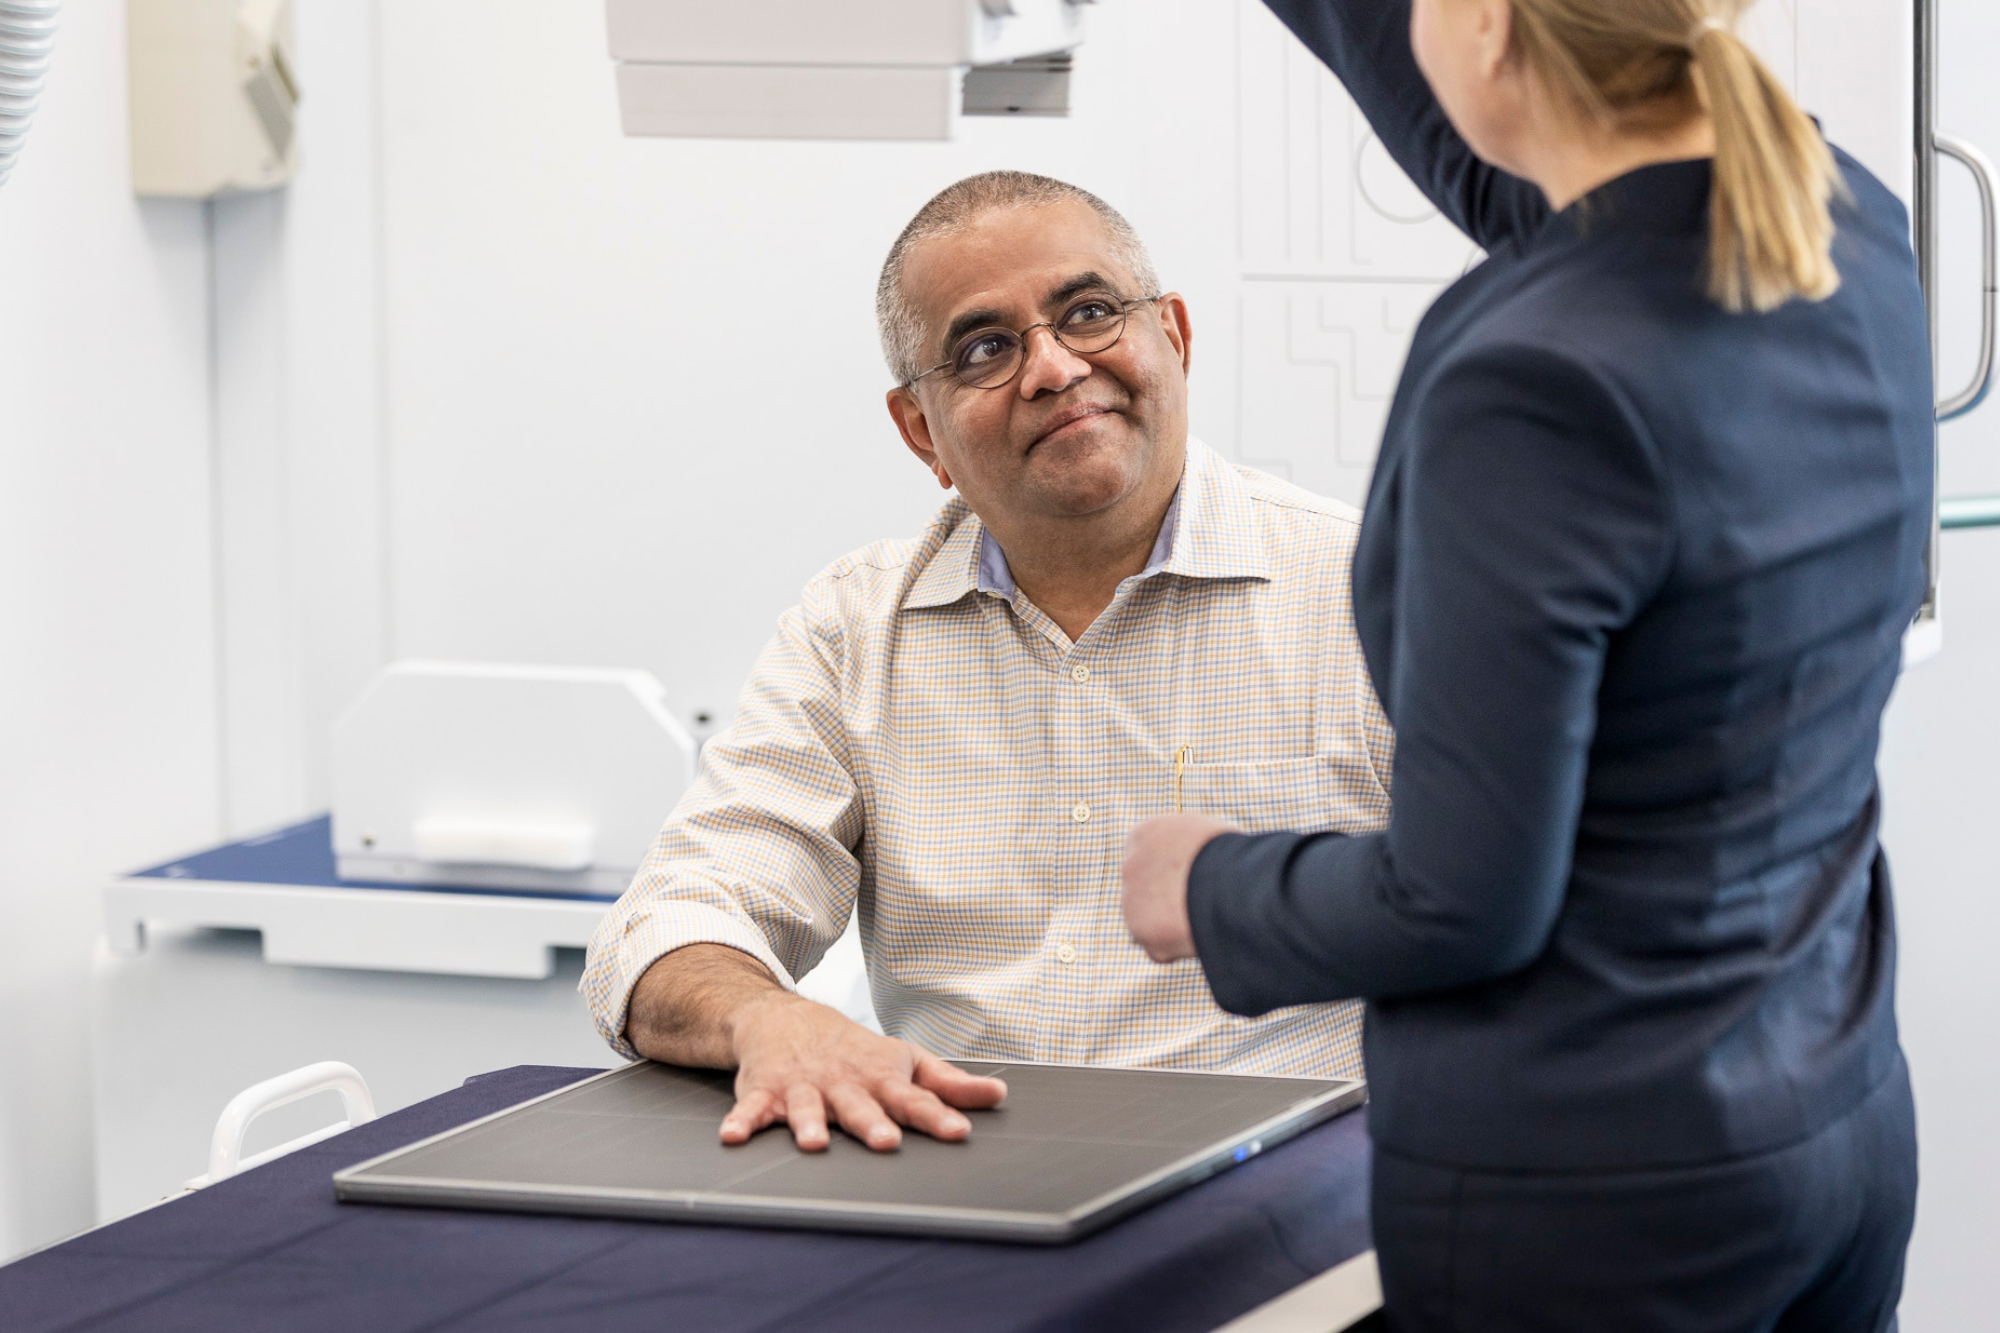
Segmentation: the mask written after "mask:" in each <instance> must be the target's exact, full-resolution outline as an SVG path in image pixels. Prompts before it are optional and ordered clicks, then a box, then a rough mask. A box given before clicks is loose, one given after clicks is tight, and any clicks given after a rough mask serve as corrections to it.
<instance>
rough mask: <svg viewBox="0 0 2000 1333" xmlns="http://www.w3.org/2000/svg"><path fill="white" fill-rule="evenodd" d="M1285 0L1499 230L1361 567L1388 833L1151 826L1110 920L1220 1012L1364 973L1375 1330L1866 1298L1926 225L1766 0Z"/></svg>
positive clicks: (1888, 1234) (1747, 1322) (1902, 1232)
mask: <svg viewBox="0 0 2000 1333" xmlns="http://www.w3.org/2000/svg"><path fill="white" fill-rule="evenodd" d="M1270 3H1271V7H1272V8H1273V9H1275V10H1276V11H1277V12H1278V14H1279V15H1280V17H1282V18H1283V19H1284V20H1285V21H1286V22H1287V23H1288V24H1289V25H1290V26H1291V27H1292V28H1293V30H1294V31H1295V32H1297V33H1298V35H1299V36H1300V37H1301V38H1303V39H1304V40H1305V41H1306V43H1307V44H1308V45H1310V46H1311V47H1312V48H1313V49H1314V50H1315V51H1317V52H1318V53H1319V54H1320V55H1321V57H1322V58H1324V59H1325V60H1326V61H1327V63H1328V64H1329V65H1330V66H1332V68H1333V69H1334V71H1335V72H1336V73H1338V74H1339V75H1340V77H1341V78H1342V80H1343V81H1345V83H1346V84H1347V86H1348V88H1349V90H1350V91H1351V92H1352V93H1353V95H1354V97H1355V98H1356V100H1357V101H1358V102H1359V103H1360V105H1361V107H1362V109H1363V111H1364V112H1365V113H1366V114H1367V116H1368V118H1369V120H1370V122H1371V123H1372V124H1373V126H1374V128H1375V131H1376V133H1377V134H1378V135H1379V136H1380V137H1381V139H1382V141H1383V143H1384V144H1385V145H1387V147H1388V148H1389V150H1390V151H1391V152H1392V153H1394V154H1395V155H1396V158H1397V160H1398V161H1399V162H1401V163H1402V165H1403V167H1404V168H1405V169H1406V170H1407V171H1408V172H1409V173H1410V175H1411V177H1412V179H1414V180H1415V181H1417V182H1418V184H1419V185H1420V186H1422V187H1423V188H1424V190H1425V191H1426V192H1427V193H1428V194H1429V195H1430V197H1431V198H1432V200H1433V201H1434V202H1435V203H1436V204H1437V206H1438V207H1439V208H1441V209H1443V210H1444V211H1445V212H1446V214H1447V215H1448V216H1449V217H1451V218H1452V219H1453V220H1454V221H1455V222H1456V223H1457V224H1458V225H1459V226H1460V227H1461V228H1463V229H1464V230H1465V231H1466V232H1467V233H1468V234H1469V235H1471V236H1472V237H1473V238H1474V239H1475V240H1476V241H1478V242H1479V243H1480V244H1481V245H1482V246H1484V247H1485V248H1486V250H1487V251H1488V252H1489V256H1490V257H1489V258H1488V259H1487V260H1486V261H1485V262H1484V263H1483V264H1481V265H1480V266H1479V267H1478V268H1476V269H1474V270H1473V271H1472V272H1471V273H1469V274H1467V275H1466V277H1465V278H1464V279H1462V280H1461V281H1460V282H1458V283H1457V284H1456V285H1455V286H1454V287H1452V288H1451V290H1450V291H1448V292H1447V293H1445V295H1444V296H1443V297H1441V298H1440V299H1439V301H1438V302H1437V304H1436V305H1435V306H1434V307H1433V308H1432V309H1431V311H1430V312H1429V314H1428V315H1427V316H1426V317H1425V319H1424V321H1423V324H1422V325H1421V327H1420V328H1419V330H1418V332H1417V335H1416V338H1415V342H1414V344H1413V346H1412V348H1411V351H1410V356H1409V361H1408V365H1407V368H1406V370H1405V372H1404V375H1403V379H1402V383H1401V386H1400V388H1399V390H1398V393H1397V398H1396V402H1395V405H1394V408H1393V410H1392V412H1391V415H1390V418H1389V424H1388V427H1387V431H1386V436H1385V438H1384V441H1383V445H1382V452H1381V455H1380V459H1379V461H1378V463H1377V465H1376V472H1375V478H1374V482H1373V485H1372V487H1371V490H1370V493H1369V499H1368V508H1367V516H1366V522H1365V525H1364V527H1363V530H1362V535H1361V545H1360V550H1359V552H1358V555H1357V558H1356V563H1355V567H1354V603H1355V608H1356V616H1357V618H1358V620H1359V624H1360V629H1361V635H1362V642H1363V644H1364V647H1365V649H1366V652H1367V656H1368V665H1369V669H1370V672H1371V674H1372V676H1373V678H1374V681H1375V684H1376V687H1377V690H1378V692H1379V693H1380V695H1381V697H1382V700H1383V702H1384V704H1385V706H1386V707H1387V709H1388V711H1389V715H1390V717H1391V719H1392V720H1393V721H1394V723H1395V725H1396V730H1397V747H1398V749H1397V756H1396V761H1395V770H1394V784H1393V791H1394V796H1395V814H1394V817H1393V820H1392V822H1391V824H1390V826H1389V828H1388V829H1387V830H1386V831H1385V832H1383V833H1381V834H1376V835H1371V836H1366V837H1341V836H1338V835H1317V836H1305V835H1290V834H1279V835H1270V836H1258V837H1250V836H1244V835H1240V834H1233V833H1229V832H1227V831H1225V826H1223V825H1221V824H1219V823H1217V822H1216V821H1213V820H1206V819H1202V818H1200V817H1198V816H1170V817H1167V818H1164V819H1161V820H1155V821H1152V822H1150V823H1148V824H1146V825H1142V826H1141V827H1140V828H1139V829H1138V830H1136V831H1135V832H1134V834H1133V836H1132V840H1131V843H1130V844H1129V846H1128V848H1127V863H1126V871H1125V878H1126V899H1125V906H1126V919H1127V921H1128V923H1129V924H1130V925H1131V927H1132V930H1133V934H1134V937H1135V938H1136V939H1137V940H1138V941H1139V942H1140V943H1141V944H1142V945H1143V946H1145V947H1146V949H1147V951H1148V952H1149V953H1150V954H1152V955H1153V957H1154V958H1155V959H1157V960H1159V961H1170V960H1173V959H1176V958H1186V957H1191V956H1195V955H1197V954H1198V956H1199V958H1200V960H1201V965H1202V967H1203V968H1204V969H1205V971H1206V974H1207V977H1208V980H1209V984H1210V986H1211V988H1212V989H1213V991H1214V993H1215V995H1216V998H1217V999H1218V1001H1219V1002H1220V1003H1222V1004H1223V1005H1224V1006H1225V1007H1227V1008H1229V1009H1232V1010H1234V1011H1236V1012H1239V1013H1245V1014H1255V1013H1262V1012H1264V1011H1266V1010H1269V1009H1272V1008H1275V1007H1277V1006H1280V1005H1288V1004H1298V1003H1305V1002H1309V1001H1320V1000H1331V999H1334V998H1336V997H1345V996H1357V995H1358V996H1364V997H1367V998H1368V999H1369V1000H1370V1001H1371V1003H1370V1005H1369V1027H1368V1046H1367V1055H1368V1065H1369V1078H1370V1084H1371V1091H1372V1098H1373V1105H1372V1109H1371V1112H1370V1128H1371V1132H1372V1134H1373V1136H1374V1140H1375V1152H1376V1157H1375V1185H1374V1189H1375V1229H1376V1238H1377V1244H1378V1250H1379V1254H1380V1260H1381V1269H1382V1277H1383V1284H1384V1289H1385V1293H1386V1297H1387V1305H1388V1310H1389V1316H1390V1324H1391V1327H1394V1328H1408V1329H1433V1328H1436V1329H1444V1328H1457V1329H1472V1330H1479V1333H1493V1331H1494V1330H1503V1329H1515V1328H1521V1329H1526V1328H1534V1329H1576V1330H1591V1333H1602V1331H1603V1330H1612V1329H1616V1330H1651V1329H1660V1330H1666V1329H1676V1330H1678V1329H1703V1330H1712V1329H1746V1330H1747V1329H1785V1330H1794V1329H1843V1330H1845V1329H1879V1328H1884V1327H1889V1326H1891V1325H1892V1324H1893V1321H1894V1317H1895V1308H1896V1300H1897V1295H1898V1292H1899V1289H1900V1286H1901V1280H1902V1277H1901V1275H1902V1256H1903V1250H1904V1246H1905V1243H1906V1241H1907V1239H1908V1235H1909V1229H1910V1222H1911V1215H1912V1209H1913V1206H1914V1193H1915V1178H1916V1165H1915V1153H1916V1148H1915V1138H1914V1130H1913V1126H1912V1113H1911V1106H1910V1093H1909V1083H1908V1079H1907V1075H1906V1073H1905V1070H1904V1065H1903V1059H1902V1054H1901V1051H1900V1049H1899V1046H1898V1042H1897V1036H1896V1025H1895V1013H1894V1007H1893V990H1894V971H1895V938H1894V927H1893V922H1892V917H1891V907H1890V890H1889V880H1888V871H1887V867H1886V864H1885V862H1884V860H1883V856H1882V853H1881V850H1880V848H1879V846H1878V845H1877V841H1876V826H1877V808H1878V796H1877V790H1876V781H1875V771H1874V762H1875V750H1876V739H1877V733H1878V730H1879V727H1880V722H1881V714H1882V709H1883V706H1884V704H1885V703H1886V701H1887V699H1888V697H1889V692H1890V688H1891V686H1892V685H1893V683H1894V681H1895V679H1896V674H1897V670H1898V664H1899V647H1900V642H1901V638H1902V634H1903V631H1904V629H1905V628H1906V627H1907V626H1908V625H1909V623H1910V621H1911V618H1912V616H1913V614H1914V613H1915V612H1916V610H1917V607H1918V604H1919V600H1920V598H1921V596H1922V591H1923V586H1924V574H1923V551H1924V547H1925V543H1926V540H1927V536H1928V532H1929V519H1930V485H1931V482H1930V478H1931V443H1932V430H1933V421H1932V416H1933V413H1932V407H1931V375H1930V366H1929V354H1928V344H1927V334H1926V323H1925V318H1924V311H1923V306H1922V300H1921V297H1920V294H1919V290H1918V286H1917V280H1916V274H1915V267H1914V263H1913V260H1912V256H1911V253H1910V249H1909V244H1908V240H1907V237H1908V228H1907V219H1906V217H1905V214H1904V211H1903V209H1902V208H1901V207H1900V205H1899V204H1898V203H1897V202H1896V200H1895V199H1894V198H1893V197H1892V196H1891V195H1890V194H1889V193H1888V192H1887V191H1886V190H1885V189H1884V188H1883V187H1882V186H1881V185H1880V184H1879V183H1878V182H1877V181H1875V180H1874V179H1873V178H1872V177H1870V176H1869V175H1868V173H1867V172H1866V171H1864V170H1863V169H1862V168H1861V167H1860V166H1859V165H1857V164H1856V163H1855V162H1854V161H1852V160H1851V159H1849V158H1847V157H1845V156H1841V155H1839V154H1836V153H1834V152H1832V151H1830V150H1829V149H1828V148H1827V147H1826V145H1825V144H1824V142H1823V141H1822V140H1821V138H1820V136H1819V134H1818V132H1817V130H1816V128H1815V127H1814V125H1813V123H1812V122H1811V121H1810V120H1808V119H1807V118H1806V117H1805V116H1803V115H1802V114H1801V113H1800V112H1799V110H1798V109H1797V108H1796V107H1795V106H1794V105H1793V104H1792V102H1791V100H1790V98H1789V97H1788V96H1787V95H1786V93H1785V92H1784V90H1783V88H1782V87H1781V86H1780V85H1779V84H1778V83H1777V82H1776V81H1775V80H1774V79H1773V78H1772V76H1771V75H1770V73H1769V72H1768V71H1767V70H1765V69H1764V68H1763V66H1762V65H1760V64H1759V63H1758V61H1757V59H1756V57H1755V56H1754V55H1753V54H1752V53H1751V52H1750V50H1749V49H1748V48H1747V47H1746V46H1745V45H1744V44H1743V43H1742V42H1741V41H1740V40H1739V39H1738V38H1737V37H1736V36H1735V35H1734V34H1733V32H1732V30H1731V27H1730V24H1731V22H1732V21H1733V20H1734V19H1735V18H1736V16H1737V14H1738V13H1739V12H1740V10H1741V8H1742V5H1741V3H1740V0H1415V4H1414V13H1412V7H1411V3H1410V0H1270ZM1196 744H1197V748H1199V741H1198V740H1197V742H1196Z"/></svg>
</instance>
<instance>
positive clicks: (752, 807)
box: [579, 585, 864, 1058]
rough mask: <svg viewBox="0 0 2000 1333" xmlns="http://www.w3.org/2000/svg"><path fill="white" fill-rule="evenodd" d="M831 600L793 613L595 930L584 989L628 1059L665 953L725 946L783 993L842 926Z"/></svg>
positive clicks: (847, 886)
mask: <svg viewBox="0 0 2000 1333" xmlns="http://www.w3.org/2000/svg"><path fill="white" fill-rule="evenodd" d="M826 592H827V590H826V589H825V588H824V587H823V586H822V585H815V586H814V587H813V588H809V589H808V590H807V596H806V600H805V602H804V604H802V605H801V606H799V607H796V608H794V609H793V610H791V611H789V612H787V613H786V614H785V616H784V617H783V618H782V619H781V620H780V621H779V624H778V633H777V635H776V637H775V638H773V639H772V640H771V642H770V644H769V645H768V646H767V647H766V648H765V649H764V652H763V654H762V656H761V657H760V658H759V659H758V662H757V666H756V668H755V670H754V671H753V672H752V674H751V677H750V681H749V683H748V684H747V685H746V686H745V687H744V691H743V697H742V698H741V700H740V701H739V702H738V705H737V713H736V720H735V724H734V725H733V726H732V727H731V728H730V729H729V730H728V731H727V732H725V733H724V734H722V735H720V736H718V737H716V738H715V739H714V740H712V741H710V742H709V744H708V745H707V746H706V747H705V749H704V750H703V752H702V767H701V774H700V776H699V777H698V778H697V779H696V780H695V783H694V785H693V786H692V787H690V788H689V789H688V792H687V794H686V795H685V796H684V797H683V798H682V799H681V801H680V804H679V805H677V806H676V807H675V808H674V811H673V813H672V814H671V815H670V816H669V817H668V819H667V821H666V825H665V827H663V828H662V829H661V830H660V836H659V838H658V840H657V841H656V842H655V843H654V845H653V850H652V852H651V854H650V855H649V856H648V857H647V858H646V861H645V864H643V865H642V866H641V867H640V868H639V873H638V875H637V876H636V877H635V878H634V879H633V881H632V886H631V887H630V888H629V889H627V890H626V891H625V894H624V896H623V897H621V898H620V899H619V900H618V903H617V905H616V906H614V907H613V908H612V910H611V911H610V913H609V914H608V915H606V917H605V918H604V921H603V922H602V923H601V924H600V925H599V926H598V928H597V933H596V935H595V937H594V938H593V939H592V940H591V943H590V953H589V957H588V960H587V961H586V963H585V965H584V972H583V980H582V982H581V983H580V985H579V989H580V990H581V991H582V992H583V994H584V996H585V998H586V999H587V1001H588V1002H589V1005H590V1013H591V1018H592V1020H593V1021H594V1022H595V1023H596V1024H597V1030H598V1031H599V1032H600V1033H601V1034H602V1035H603V1037H604V1039H605V1040H606V1041H607V1042H609V1043H610V1044H611V1046H612V1048H613V1049H614V1050H616V1051H618V1052H619V1054H621V1055H624V1056H626V1057H627V1058H637V1054H638V1053H637V1052H636V1051H635V1050H634V1049H633V1047H632V1045H631V1043H630V1042H629V1041H628V1040H627V1039H626V1035H625V1022H626V1016H627V1013H628V1012H629V1010H630V1007H631V1001H632V990H633V988H634V987H635V986H637V985H638V983H639V978H640V977H641V976H643V975H645V972H646V969H647V968H649V967H651V966H652V965H653V964H654V963H655V962H657V961H659V959H661V958H662V957H664V956H665V955H667V954H669V953H672V952H673V951H674V950H676V949H680V948H685V947H686V946H688V945H690V944H722V945H727V946H728V947H730V948H733V949H739V950H741V951H742V952H744V953H746V954H748V955H750V956H751V957H752V958H755V959H756V960H757V961H759V962H761V963H762V964H764V966H765V967H767V968H769V969H770V971H771V975H772V976H774V977H776V978H777V979H778V981H779V982H780V984H782V985H785V986H787V987H790V986H792V985H794V984H795V982H796V979H797V978H799V977H802V976H804V975H805V974H806V973H807V972H810V971H811V970H812V969H813V968H814V967H815V966H816V965H818V963H819V961H820V959H821V958H822V957H823V956H824V955H825V953H826V951H827V949H828V948H829V947H831V946H832V944H833V943H834V941H835V940H837V939H838V938H839V937H840V934H841V932H842V931H843V930H844V929H845V928H846V924H847V919H848V916H849V914H850V913H851V912H852V911H853V910H854V902H855V897H856V895H857V893H858V892H859V889H860V884H861V863H860V861H859V859H858V858H857V856H856V855H855V851H856V848H858V847H859V846H860V843H861V837H862V832H863V827H864V821H863V817H862V812H861V800H860V794H859V790H858V788H857V786H856V784H855V781H854V776H853V771H852V768H851V762H850V758H849V754H848V747H847V744H846V732H845V728H844V725H843V723H842V713H841V706H840V683H841V652H840V650H841V639H840V631H839V624H838V620H837V618H836V617H835V616H834V615H833V614H831V611H830V608H829V606H828V605H827V602H828V598H827V595H826Z"/></svg>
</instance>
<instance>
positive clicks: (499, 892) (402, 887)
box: [128, 815, 618, 903]
mask: <svg viewBox="0 0 2000 1333" xmlns="http://www.w3.org/2000/svg"><path fill="white" fill-rule="evenodd" d="M335 865H336V862H335V860H334V855H333V816H331V815H318V816H315V817H314V818H312V819H308V820H304V821H302V822H300V823H297V824H292V825H289V826H287V827H285V828H281V829H277V830H274V831H273V832H270V833H260V834H258V835H257V836H256V837H252V838H244V839H242V840H241V841H240V842H231V843H225V844H224V845H222V846H220V847H211V848H209V849H208V850H207V851H205V852H196V853H195V854H194V855H193V856H183V857H181V858H179V859H178V860H174V861H168V862H166V863H164V864H162V865H156V866H153V867H151V868H150V869H146V870H138V871H134V872H133V873H132V874H131V875H130V876H129V877H128V878H131V879H202V880H218V881H221V882H223V883H225V884H284V885H294V886H299V887H304V888H314V889H358V890H368V889H394V890H396V891H398V892H401V893H412V892H415V893H463V894H477V895H484V896H486V897H495V898H556V899H561V900H562V901H565V902H577V901H582V902H593V903H615V902H617V901H618V895H617V894H615V893H547V892H543V891H538V890H535V889H488V888H480V887H477V886H469V887H463V888H461V887H459V886H456V885H447V884H397V883H393V882H390V881H384V880H366V879H342V878H341V877H340V876H339V874H338V873H337V872H336V870H335Z"/></svg>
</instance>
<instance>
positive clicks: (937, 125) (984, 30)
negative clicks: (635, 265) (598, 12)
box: [606, 0, 1095, 139]
mask: <svg viewBox="0 0 2000 1333" xmlns="http://www.w3.org/2000/svg"><path fill="white" fill-rule="evenodd" d="M1094 2H1095V0H873V3H870V4H865V5H863V4H854V3H851V2H849V0H727V2H726V3H721V2H719V0H607V4H606V27H607V30H608V32H609V34H610V45H611V56H612V58H613V59H614V60H616V61H618V102H619V107H620V110H621V113H622V115H623V123H624V129H625V133H627V134H633V135H663V136H672V137H684V138H760V139H948V138H950V137H951V131H952V126H953V124H954V123H955V121H956V119H957V117H958V116H959V115H961V114H963V115H975V116H977V115H991V116H1007V115H1030V116H1061V115H1067V114H1068V112H1069V79H1070V53H1071V52H1072V51H1074V50H1075V49H1076V47H1077V46H1078V45H1080V44H1081V43H1082V41H1083V37H1084V22H1083V9H1082V6H1083V5H1085V4H1090V3H1094Z"/></svg>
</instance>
